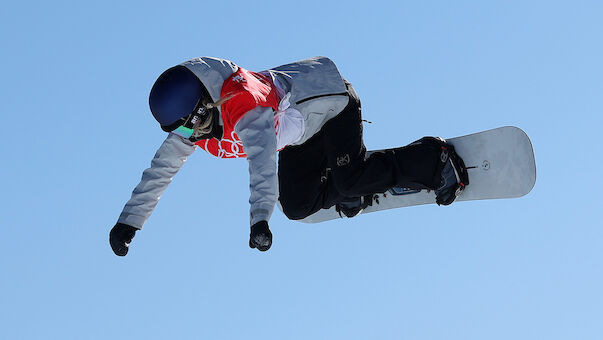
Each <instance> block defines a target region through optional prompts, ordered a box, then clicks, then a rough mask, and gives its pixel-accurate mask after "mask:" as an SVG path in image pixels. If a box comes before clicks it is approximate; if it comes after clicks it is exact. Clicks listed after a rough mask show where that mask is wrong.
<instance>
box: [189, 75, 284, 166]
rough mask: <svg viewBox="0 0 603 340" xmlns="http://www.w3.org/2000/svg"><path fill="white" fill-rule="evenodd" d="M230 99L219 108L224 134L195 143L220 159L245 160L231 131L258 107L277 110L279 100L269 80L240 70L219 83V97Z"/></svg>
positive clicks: (242, 151)
mask: <svg viewBox="0 0 603 340" xmlns="http://www.w3.org/2000/svg"><path fill="white" fill-rule="evenodd" d="M230 96H232V98H231V99H230V100H228V101H226V102H225V103H224V104H222V106H221V107H220V109H221V111H222V122H223V123H224V135H223V136H222V139H221V140H218V139H216V138H212V139H204V140H200V141H198V142H196V143H195V144H196V145H198V146H199V147H201V148H202V149H203V150H205V151H207V152H209V153H210V154H212V155H214V156H217V157H222V158H239V157H246V156H247V155H246V154H245V151H244V150H243V143H242V142H241V140H240V139H239V137H238V136H237V134H236V133H235V132H234V127H235V125H236V124H237V122H238V121H239V120H240V119H241V118H242V117H243V116H244V115H245V114H246V113H247V112H249V111H250V110H253V109H255V108H256V107H258V106H262V107H271V108H272V109H273V110H275V111H277V110H278V103H279V98H278V94H277V91H276V88H275V87H274V85H273V84H272V83H271V82H270V80H269V79H268V78H267V77H265V76H263V75H261V74H259V73H255V72H251V71H248V70H246V69H244V68H240V67H239V70H238V71H237V72H235V73H233V74H232V75H231V76H230V77H228V78H227V79H226V80H225V81H224V84H222V91H221V92H220V97H221V98H224V97H230Z"/></svg>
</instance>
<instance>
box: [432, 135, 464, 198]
mask: <svg viewBox="0 0 603 340" xmlns="http://www.w3.org/2000/svg"><path fill="white" fill-rule="evenodd" d="M442 141H443V143H442V144H441V146H440V147H441V148H442V152H441V153H440V160H441V161H442V164H441V166H442V170H441V173H440V176H441V179H440V185H439V186H438V188H437V189H435V194H436V203H437V204H438V205H449V204H451V203H452V202H454V200H455V199H456V198H457V197H458V196H459V195H460V194H461V193H462V192H463V190H465V187H466V186H467V185H469V175H468V174H467V168H466V167H465V162H463V159H462V158H461V157H459V155H457V153H456V151H455V150H454V146H452V145H451V144H448V143H446V141H445V140H443V139H442Z"/></svg>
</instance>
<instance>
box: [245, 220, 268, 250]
mask: <svg viewBox="0 0 603 340" xmlns="http://www.w3.org/2000/svg"><path fill="white" fill-rule="evenodd" d="M270 246H272V233H271V232H270V229H269V228H268V222H266V221H260V222H258V223H256V224H254V225H252V226H251V233H250V234H249V247H250V248H252V249H253V248H257V249H258V250H259V251H266V250H268V249H270Z"/></svg>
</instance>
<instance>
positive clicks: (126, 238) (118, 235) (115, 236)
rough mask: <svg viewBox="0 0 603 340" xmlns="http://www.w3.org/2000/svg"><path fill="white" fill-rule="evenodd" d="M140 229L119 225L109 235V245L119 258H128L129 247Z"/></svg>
mask: <svg viewBox="0 0 603 340" xmlns="http://www.w3.org/2000/svg"><path fill="white" fill-rule="evenodd" d="M137 230H138V229H136V228H134V227H132V226H129V225H127V224H123V223H117V224H116V225H115V226H114V227H113V229H111V232H110V233H109V244H110V245H111V249H113V252H114V253H115V255H117V256H126V254H128V247H129V246H130V242H132V239H133V238H134V234H136V231H137Z"/></svg>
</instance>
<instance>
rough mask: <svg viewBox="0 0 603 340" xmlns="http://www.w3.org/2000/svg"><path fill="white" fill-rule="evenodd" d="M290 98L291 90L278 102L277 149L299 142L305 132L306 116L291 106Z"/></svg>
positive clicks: (276, 121)
mask: <svg viewBox="0 0 603 340" xmlns="http://www.w3.org/2000/svg"><path fill="white" fill-rule="evenodd" d="M289 98H291V92H289V93H287V94H286V95H285V96H284V97H283V99H281V102H280V103H279V104H278V111H277V112H276V114H275V115H274V127H275V129H276V149H277V150H281V149H283V148H284V147H285V146H287V145H289V144H292V143H295V142H297V141H298V140H300V139H301V137H302V136H303V135H304V132H305V126H304V117H303V116H302V114H301V112H299V111H298V110H296V109H294V108H291V107H290V106H291V103H289Z"/></svg>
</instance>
